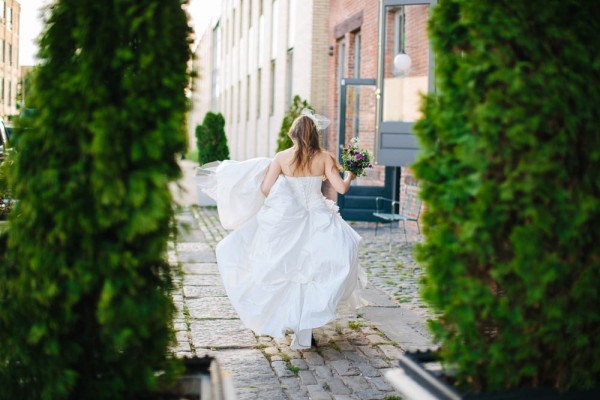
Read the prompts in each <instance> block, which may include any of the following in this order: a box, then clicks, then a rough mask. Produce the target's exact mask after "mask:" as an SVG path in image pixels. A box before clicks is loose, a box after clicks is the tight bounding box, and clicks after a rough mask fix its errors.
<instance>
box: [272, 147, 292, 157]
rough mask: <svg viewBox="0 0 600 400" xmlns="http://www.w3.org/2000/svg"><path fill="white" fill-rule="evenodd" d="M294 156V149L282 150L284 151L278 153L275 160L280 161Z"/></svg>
mask: <svg viewBox="0 0 600 400" xmlns="http://www.w3.org/2000/svg"><path fill="white" fill-rule="evenodd" d="M293 154H294V149H292V148H289V149H286V150H282V151H280V152H278V153H276V154H275V157H274V158H276V159H278V160H282V159H286V158H289V157H291V156H292V155H293Z"/></svg>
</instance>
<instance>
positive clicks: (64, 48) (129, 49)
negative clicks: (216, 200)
mask: <svg viewBox="0 0 600 400" xmlns="http://www.w3.org/2000/svg"><path fill="white" fill-rule="evenodd" d="M184 3H185V1H184V0H137V1H132V0H109V1H96V0H58V1H56V2H53V3H52V5H51V6H49V7H50V8H49V10H48V12H49V13H48V20H47V22H46V28H45V31H44V33H43V36H42V38H41V42H40V45H41V46H40V57H41V66H40V67H39V70H38V71H37V73H36V75H35V77H34V82H33V93H32V94H31V98H30V99H31V101H32V107H34V108H35V109H37V112H36V113H35V115H34V116H33V117H31V121H30V122H29V123H30V125H31V126H30V127H28V129H27V130H26V132H25V133H23V134H22V135H21V138H20V141H19V145H18V154H17V156H16V159H15V165H14V168H12V169H11V170H12V171H13V172H11V174H12V176H11V187H12V188H13V189H14V194H15V197H16V198H17V199H18V202H17V204H16V206H15V209H14V210H13V212H12V214H11V219H10V229H9V234H8V248H7V253H6V262H3V263H2V265H0V278H1V280H2V281H3V284H2V286H0V332H1V333H0V388H1V389H0V399H2V400H6V399H18V398H27V399H86V400H94V399H135V398H138V395H139V394H140V393H144V392H147V391H148V390H152V389H153V388H154V387H155V386H156V384H157V373H158V372H159V371H163V372H164V373H165V374H167V375H171V374H172V371H173V370H174V369H176V368H177V365H178V363H176V362H175V361H174V359H173V357H172V356H170V354H169V350H168V349H169V346H170V345H171V344H172V343H173V341H174V337H173V336H174V335H173V332H172V327H171V325H172V324H171V320H172V316H173V313H174V305H173V303H172V299H171V296H170V290H171V288H172V282H171V278H170V270H169V266H168V264H167V260H166V251H167V241H168V239H169V235H170V233H171V221H172V217H173V209H172V204H171V203H172V201H171V200H172V199H171V195H170V192H169V189H168V184H169V182H170V181H173V180H175V179H177V178H178V177H179V176H180V174H181V171H180V169H179V167H178V165H177V162H176V156H175V155H176V154H177V153H180V152H182V151H184V150H185V147H186V138H185V132H184V130H183V127H184V121H185V111H186V97H185V93H184V89H185V88H186V86H187V82H188V73H187V62H188V60H189V57H190V47H189V46H190V43H191V41H190V33H191V30H190V28H189V26H188V20H187V15H186V13H185V11H184V10H183V9H182V5H183V4H184Z"/></svg>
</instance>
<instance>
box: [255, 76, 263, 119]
mask: <svg viewBox="0 0 600 400" xmlns="http://www.w3.org/2000/svg"><path fill="white" fill-rule="evenodd" d="M261 86H262V69H261V68H259V69H258V72H257V74H256V119H259V118H260V103H261V100H262V99H261V98H260V94H261Z"/></svg>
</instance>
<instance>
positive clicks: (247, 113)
mask: <svg viewBox="0 0 600 400" xmlns="http://www.w3.org/2000/svg"><path fill="white" fill-rule="evenodd" d="M246 121H250V75H248V76H247V77H246Z"/></svg>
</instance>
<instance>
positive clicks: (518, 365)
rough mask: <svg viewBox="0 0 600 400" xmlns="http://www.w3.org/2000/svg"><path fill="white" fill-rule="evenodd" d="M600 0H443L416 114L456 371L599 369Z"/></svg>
mask: <svg viewBox="0 0 600 400" xmlns="http://www.w3.org/2000/svg"><path fill="white" fill-rule="evenodd" d="M598 15H600V3H599V2H590V1H584V0H580V1H576V0H563V1H531V0H528V1H514V0H510V1H508V0H504V1H494V2H484V1H466V0H445V1H440V2H439V4H438V5H437V6H436V7H435V9H434V11H433V16H432V18H431V22H430V35H431V40H432V43H433V47H434V50H435V54H436V85H437V90H438V92H437V95H431V96H429V97H428V98H427V99H426V103H425V105H424V112H425V116H424V118H423V119H422V120H421V121H420V122H418V124H417V125H416V128H415V129H416V132H417V135H418V137H419V140H420V143H421V147H422V151H421V155H420V157H419V159H418V161H417V163H416V164H415V165H414V166H413V167H414V171H415V174H416V176H417V177H418V179H420V181H421V184H422V197H423V199H424V201H425V202H426V204H427V211H426V213H425V215H424V217H423V218H424V221H425V224H426V229H425V235H426V240H425V242H424V244H423V245H422V246H420V247H419V249H418V259H419V261H420V262H421V263H423V264H424V265H425V266H426V270H427V273H426V278H425V281H424V291H423V294H424V297H425V299H426V300H428V301H429V302H430V304H432V306H433V307H434V309H435V310H436V311H437V312H439V313H440V314H441V316H440V317H439V318H437V319H436V320H435V321H434V322H433V323H432V324H431V326H432V328H433V332H434V334H435V337H436V338H437V339H438V340H440V341H441V344H442V354H443V356H444V358H445V359H446V360H447V362H448V363H450V364H452V365H455V366H457V367H458V370H459V373H458V378H459V383H460V384H466V385H469V386H471V387H474V388H476V389H480V390H483V389H498V388H501V387H516V386H538V385H549V386H556V387H559V388H563V389H564V388H568V387H590V386H593V385H595V384H597V382H598V377H599V376H600V313H599V312H598V304H600V295H599V293H600V291H599V290H598V288H599V287H600V246H599V245H598V243H600V196H599V194H600V179H598V172H599V171H600V143H599V139H600V135H599V134H598V121H600V108H599V107H598V105H599V104H600V73H599V71H600V41H599V40H598V31H599V29H598V28H599V27H600V24H599V22H598Z"/></svg>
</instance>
